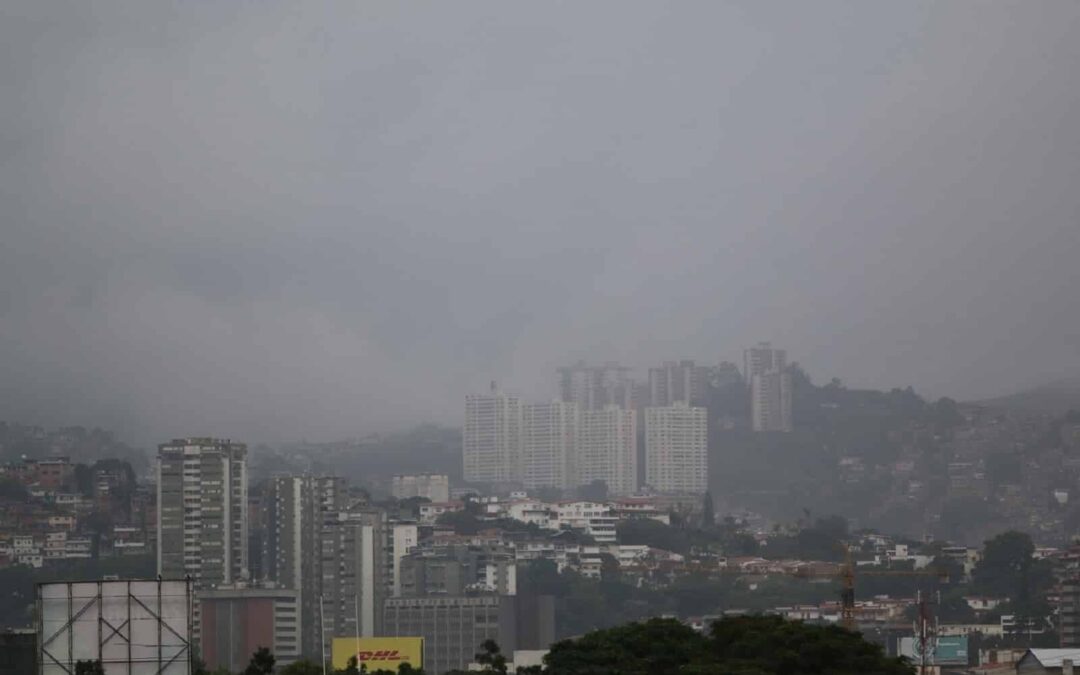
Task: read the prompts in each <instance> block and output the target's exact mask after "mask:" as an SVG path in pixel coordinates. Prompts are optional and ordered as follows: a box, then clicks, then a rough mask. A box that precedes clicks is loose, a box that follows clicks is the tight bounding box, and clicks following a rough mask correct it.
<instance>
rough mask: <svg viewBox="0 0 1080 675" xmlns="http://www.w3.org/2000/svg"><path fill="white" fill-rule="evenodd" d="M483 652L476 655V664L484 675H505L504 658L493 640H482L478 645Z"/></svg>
mask: <svg viewBox="0 0 1080 675" xmlns="http://www.w3.org/2000/svg"><path fill="white" fill-rule="evenodd" d="M480 649H482V650H483V651H482V652H480V653H479V654H477V655H476V662H477V663H479V664H480V665H481V666H483V668H482V669H481V671H480V672H481V673H484V675H506V657H505V656H503V654H502V650H501V649H499V645H498V643H497V642H495V641H494V640H484V642H483V644H481V645H480Z"/></svg>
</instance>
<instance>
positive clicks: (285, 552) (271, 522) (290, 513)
mask: <svg viewBox="0 0 1080 675" xmlns="http://www.w3.org/2000/svg"><path fill="white" fill-rule="evenodd" d="M344 506H345V479H343V478H338V477H335V476H275V477H274V478H271V479H270V482H269V486H268V491H267V495H266V499H265V501H264V510H265V516H264V519H265V523H266V531H265V533H264V539H263V556H262V557H263V570H264V574H265V575H266V579H267V580H268V581H271V582H274V583H275V584H276V585H277V586H279V587H281V588H289V589H293V590H294V591H296V593H297V601H298V604H299V606H300V614H301V618H302V620H303V623H304V625H306V626H312V627H314V626H317V625H318V623H319V609H320V608H319V598H320V597H321V596H322V591H323V586H322V582H323V575H322V549H323V539H324V538H326V537H331V536H333V534H334V528H335V527H336V521H337V514H338V512H339V511H340V510H341V509H343V508H344ZM319 644H320V643H319V634H318V632H317V631H313V630H309V631H306V632H305V633H304V635H303V644H302V653H304V654H317V653H318V650H319Z"/></svg>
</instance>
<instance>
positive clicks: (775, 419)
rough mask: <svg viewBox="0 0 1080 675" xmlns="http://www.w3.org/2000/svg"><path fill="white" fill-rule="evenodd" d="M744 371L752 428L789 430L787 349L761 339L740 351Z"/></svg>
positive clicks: (790, 418) (790, 428)
mask: <svg viewBox="0 0 1080 675" xmlns="http://www.w3.org/2000/svg"><path fill="white" fill-rule="evenodd" d="M743 362H744V368H745V371H744V373H743V374H744V375H745V377H746V382H747V384H749V385H750V416H751V424H752V426H753V429H754V431H785V432H786V431H791V430H792V428H793V426H794V425H793V421H792V409H791V396H792V389H791V387H792V384H791V372H790V371H789V370H788V368H787V352H785V351H784V350H783V349H773V348H772V345H771V344H770V343H768V342H761V343H759V344H758V345H757V346H756V347H751V348H750V349H747V350H746V351H745V352H743Z"/></svg>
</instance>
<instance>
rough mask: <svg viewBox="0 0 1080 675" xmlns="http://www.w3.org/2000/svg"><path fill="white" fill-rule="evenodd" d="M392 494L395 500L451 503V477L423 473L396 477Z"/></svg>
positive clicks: (391, 490) (392, 485) (392, 483)
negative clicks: (413, 498) (419, 498)
mask: <svg viewBox="0 0 1080 675" xmlns="http://www.w3.org/2000/svg"><path fill="white" fill-rule="evenodd" d="M390 492H391V494H393V495H394V498H395V499H409V498H411V497H423V498H425V499H428V500H430V501H433V502H447V501H450V477H449V476H447V475H446V474H435V473H421V474H399V475H397V476H394V478H393V479H392V482H391V485H390Z"/></svg>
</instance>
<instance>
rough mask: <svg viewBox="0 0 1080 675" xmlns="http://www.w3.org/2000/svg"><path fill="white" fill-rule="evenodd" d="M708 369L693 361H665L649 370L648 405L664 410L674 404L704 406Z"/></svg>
mask: <svg viewBox="0 0 1080 675" xmlns="http://www.w3.org/2000/svg"><path fill="white" fill-rule="evenodd" d="M708 378H709V368H708V367H707V366H698V365H695V364H694V362H693V361H689V360H685V359H684V360H682V361H665V362H664V364H663V365H662V366H660V367H659V368H649V405H650V406H653V407H657V408H666V407H668V406H670V405H672V404H674V403H678V402H681V403H688V404H690V405H694V406H700V405H704V404H705V389H706V387H707V385H708Z"/></svg>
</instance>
